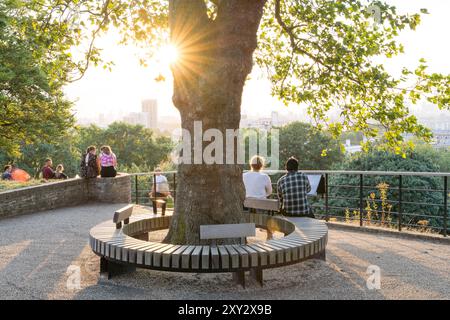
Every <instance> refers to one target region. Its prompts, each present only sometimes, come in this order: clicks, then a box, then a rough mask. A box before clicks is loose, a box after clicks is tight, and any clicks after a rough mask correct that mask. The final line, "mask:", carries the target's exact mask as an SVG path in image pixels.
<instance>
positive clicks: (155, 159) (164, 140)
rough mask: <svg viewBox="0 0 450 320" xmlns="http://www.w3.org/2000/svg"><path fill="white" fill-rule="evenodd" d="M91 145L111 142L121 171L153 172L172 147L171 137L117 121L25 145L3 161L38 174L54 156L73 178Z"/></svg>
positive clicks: (54, 160)
mask: <svg viewBox="0 0 450 320" xmlns="http://www.w3.org/2000/svg"><path fill="white" fill-rule="evenodd" d="M89 145H95V146H97V147H98V148H100V147H101V146H102V145H110V146H111V148H112V150H113V152H114V153H115V154H116V155H117V158H118V162H119V170H122V171H124V172H139V171H140V172H148V171H153V169H154V167H155V166H157V165H158V164H160V163H161V162H163V163H164V162H165V161H167V159H168V157H169V153H170V151H171V150H172V142H171V140H170V138H169V137H164V136H156V135H155V134H154V133H153V132H152V130H150V129H146V128H144V127H142V126H140V125H136V126H134V125H129V124H126V123H113V124H111V125H110V126H109V127H107V128H99V127H97V126H94V125H92V126H89V127H81V128H78V129H74V130H71V131H69V132H68V133H67V134H66V135H64V136H63V137H61V138H55V139H54V140H52V141H51V143H47V142H39V143H34V144H27V145H23V146H22V147H21V149H20V155H19V156H18V157H10V156H8V155H7V154H6V153H4V152H0V161H1V163H2V164H6V163H15V164H16V165H17V166H18V167H19V168H21V169H24V170H26V171H27V172H29V173H30V174H31V175H32V176H34V177H38V176H39V174H40V170H41V168H42V166H43V162H44V160H45V159H46V158H51V159H52V160H53V164H54V166H56V165H58V164H60V163H61V164H63V165H64V168H65V172H66V174H68V175H69V176H70V177H73V176H75V175H77V174H79V166H80V162H81V155H82V153H83V152H84V150H86V148H87V147H88V146H89Z"/></svg>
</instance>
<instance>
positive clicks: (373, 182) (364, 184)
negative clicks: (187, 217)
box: [131, 170, 450, 237]
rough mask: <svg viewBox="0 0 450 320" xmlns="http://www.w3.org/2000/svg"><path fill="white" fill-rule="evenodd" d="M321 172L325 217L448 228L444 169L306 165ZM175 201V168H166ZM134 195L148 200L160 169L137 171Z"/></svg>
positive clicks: (319, 202)
mask: <svg viewBox="0 0 450 320" xmlns="http://www.w3.org/2000/svg"><path fill="white" fill-rule="evenodd" d="M265 172H266V173H267V174H269V175H270V176H271V179H272V184H273V187H274V188H273V190H274V193H273V194H272V196H271V197H274V198H276V196H277V195H276V181H278V179H279V178H280V177H281V176H282V175H283V174H284V173H285V171H280V170H276V171H273V170H272V171H269V170H267V171H265ZM302 172H303V173H305V174H320V175H322V176H323V177H324V179H325V193H324V194H323V195H318V196H313V197H309V201H310V203H311V206H312V207H313V208H314V213H315V215H316V217H318V218H320V219H324V220H326V221H341V222H348V223H357V224H358V225H359V226H367V225H370V226H381V227H387V228H395V229H397V230H399V231H402V230H403V229H405V228H406V229H413V230H419V231H426V232H434V233H440V234H442V235H443V236H444V237H446V236H447V234H448V232H449V229H448V196H449V192H448V177H449V176H450V173H440V172H386V171H335V170H303V171H302ZM162 174H164V175H165V176H166V177H167V179H168V182H169V189H170V193H171V195H172V198H173V201H169V203H168V207H171V206H173V205H174V202H175V201H176V186H177V177H176V171H167V172H163V173H162ZM131 178H132V189H133V190H132V199H133V202H134V203H137V204H143V205H145V204H150V203H151V199H150V196H151V195H149V194H150V193H151V191H152V188H153V185H154V182H155V181H156V180H155V179H156V174H155V173H154V172H150V173H135V174H131Z"/></svg>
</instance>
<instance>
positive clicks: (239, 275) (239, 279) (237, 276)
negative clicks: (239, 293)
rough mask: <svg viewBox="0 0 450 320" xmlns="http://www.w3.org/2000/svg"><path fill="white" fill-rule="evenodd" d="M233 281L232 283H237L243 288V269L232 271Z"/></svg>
mask: <svg viewBox="0 0 450 320" xmlns="http://www.w3.org/2000/svg"><path fill="white" fill-rule="evenodd" d="M233 281H234V283H236V284H239V285H241V286H242V287H243V288H245V272H244V271H237V272H233Z"/></svg>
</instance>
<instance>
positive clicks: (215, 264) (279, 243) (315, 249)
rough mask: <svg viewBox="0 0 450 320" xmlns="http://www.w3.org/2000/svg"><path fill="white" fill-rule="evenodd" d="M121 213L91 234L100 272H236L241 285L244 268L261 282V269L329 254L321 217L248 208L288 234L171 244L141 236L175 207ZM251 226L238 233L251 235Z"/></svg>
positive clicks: (162, 223)
mask: <svg viewBox="0 0 450 320" xmlns="http://www.w3.org/2000/svg"><path fill="white" fill-rule="evenodd" d="M118 211H119V212H128V211H120V210H118ZM114 216H115V217H116V215H114ZM118 216H119V217H118V218H117V219H118V220H117V219H114V220H112V221H111V220H110V221H106V222H103V223H100V224H99V225H97V226H95V227H93V228H92V229H91V230H90V236H89V238H90V240H89V241H90V246H91V248H92V250H93V252H94V253H96V254H97V255H99V256H100V257H101V261H100V265H101V268H100V269H101V272H105V273H107V274H108V277H111V276H113V275H115V274H119V273H122V272H128V271H130V270H134V269H135V268H136V267H138V268H147V269H155V270H164V271H174V272H195V273H201V272H233V273H236V272H237V273H239V276H238V277H240V278H238V279H237V280H239V282H240V283H241V284H242V275H243V272H246V271H250V275H251V277H252V278H253V279H255V280H256V281H257V282H258V283H261V284H262V279H263V274H262V271H263V269H267V268H275V267H281V266H285V265H289V264H293V263H298V262H301V261H303V260H306V259H310V258H321V259H325V248H326V245H327V238H328V228H327V226H326V224H325V222H324V221H321V220H315V219H311V218H292V217H289V218H288V217H278V216H269V215H265V214H254V213H249V214H248V215H247V216H248V221H247V223H250V224H254V226H255V227H259V228H270V230H272V231H278V232H282V233H284V237H282V238H280V239H273V240H268V241H260V242H254V243H249V244H245V243H241V244H234V245H214V244H212V245H204V244H203V245H173V244H165V243H160V242H155V241H144V240H142V239H143V236H142V235H145V234H147V235H148V233H149V232H152V231H155V230H162V229H167V228H168V227H169V225H170V221H171V218H172V216H171V212H168V213H167V214H166V215H165V216H163V215H162V214H156V215H151V216H149V215H148V214H147V215H131V216H129V217H127V218H124V219H123V220H120V219H122V218H123V217H124V216H126V215H120V214H118ZM125 219H128V223H127V224H125V222H124V225H123V226H122V227H121V228H120V229H117V223H118V222H120V221H124V220H125ZM248 230H249V229H248V228H247V230H246V231H245V230H244V233H243V234H239V236H238V238H241V236H242V235H247V234H246V233H245V232H247V231H248ZM227 236H229V234H227ZM235 277H236V276H235Z"/></svg>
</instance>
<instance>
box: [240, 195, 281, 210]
mask: <svg viewBox="0 0 450 320" xmlns="http://www.w3.org/2000/svg"><path fill="white" fill-rule="evenodd" d="M244 207H247V208H252V209H260V210H268V211H279V210H280V204H279V201H278V199H258V198H245V200H244Z"/></svg>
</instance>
